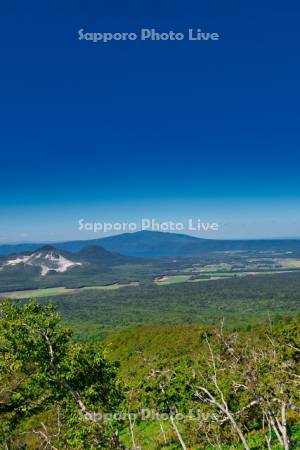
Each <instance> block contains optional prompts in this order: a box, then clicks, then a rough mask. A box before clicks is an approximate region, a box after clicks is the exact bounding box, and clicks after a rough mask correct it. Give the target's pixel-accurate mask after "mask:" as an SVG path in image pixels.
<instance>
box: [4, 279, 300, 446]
mask: <svg viewBox="0 0 300 450" xmlns="http://www.w3.org/2000/svg"><path fill="white" fill-rule="evenodd" d="M292 287H293V286H291V288H292ZM160 289H161V288H160ZM265 289H266V287H265ZM264 294H266V291H265V292H264ZM228 295H229V293H228ZM253 295H254V296H255V292H254V293H253ZM224 296H225V297H226V291H225V293H224ZM236 297H237V298H238V293H236ZM253 302H254V297H253ZM299 368H300V321H299V319H297V318H296V317H292V316H291V317H286V318H279V317H278V318H271V317H269V319H268V320H266V321H265V322H264V323H260V324H259V323H257V324H254V323H253V325H251V326H250V325H249V326H248V327H243V326H240V327H239V330H238V331H237V330H233V329H231V330H229V329H228V328H227V327H226V323H224V321H221V322H220V323H219V324H218V325H215V326H213V325H204V324H203V325H199V324H194V325H193V324H190V325H188V324H185V325H183V324H182V325H166V324H164V325H142V326H136V327H133V328H128V329H125V330H123V331H121V332H119V333H115V334H114V335H110V336H108V337H107V338H106V339H105V340H101V341H99V340H97V339H94V340H93V341H89V342H87V341H85V340H83V341H82V342H78V341H77V340H76V339H74V336H73V335H72V333H71V331H70V330H69V329H68V328H67V327H66V326H65V325H63V324H62V322H61V320H60V317H59V314H58V313H57V311H56V310H55V308H54V307H53V306H52V305H51V304H38V303H35V302H27V303H21V302H12V301H7V302H5V301H4V302H2V303H1V306H0V443H1V444H0V445H1V446H2V447H1V448H3V449H9V450H14V449H42V448H44V449H45V448H47V449H61V450H64V449H78V450H81V449H98V448H99V449H136V450H137V449H139V448H141V449H151V450H155V449H157V450H158V449H174V450H175V449H195V450H196V449H199V450H200V449H210V450H213V449H218V448H219V449H224V450H225V449H228V450H229V449H274V450H275V449H281V448H284V449H297V448H300V414H299V413H300V393H299V392H300V389H299V384H300V378H299V377H300V371H299Z"/></svg>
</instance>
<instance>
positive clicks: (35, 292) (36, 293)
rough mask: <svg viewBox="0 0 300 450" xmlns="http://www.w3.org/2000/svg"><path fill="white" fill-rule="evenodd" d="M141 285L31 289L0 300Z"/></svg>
mask: <svg viewBox="0 0 300 450" xmlns="http://www.w3.org/2000/svg"><path fill="white" fill-rule="evenodd" d="M138 285H139V283H136V282H133V283H128V284H120V283H114V284H107V285H103V286H84V287H82V288H74V289H69V288H65V287H63V286H60V287H55V288H46V289H29V290H25V291H13V292H1V293H0V298H12V299H20V300H22V299H26V298H31V299H33V298H42V297H56V296H59V295H67V294H74V293H75V292H76V293H78V292H80V291H90V290H101V291H113V290H116V289H121V288H124V287H137V286H138Z"/></svg>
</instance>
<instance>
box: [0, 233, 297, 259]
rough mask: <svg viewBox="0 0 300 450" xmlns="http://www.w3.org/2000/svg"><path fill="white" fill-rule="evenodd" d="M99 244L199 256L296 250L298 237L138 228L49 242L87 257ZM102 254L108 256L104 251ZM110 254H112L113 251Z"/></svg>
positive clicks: (16, 248) (19, 249) (20, 247)
mask: <svg viewBox="0 0 300 450" xmlns="http://www.w3.org/2000/svg"><path fill="white" fill-rule="evenodd" d="M99 246H100V247H102V249H101V250H99V251H98V256H99V257H101V256H103V257H105V250H106V251H107V252H113V253H118V254H119V256H118V258H119V261H121V259H122V257H121V255H124V256H132V257H133V256H135V257H164V256H171V257H176V256H178V257H179V256H202V255H205V254H208V253H211V252H229V251H231V252H232V251H245V252H251V251H253V252H293V253H297V254H300V239H257V240H217V239H202V238H197V237H193V236H188V235H184V234H175V233H165V232H155V231H139V232H136V233H124V234H120V235H116V236H110V237H106V238H101V239H93V240H89V241H69V242H58V243H55V244H53V247H55V248H56V249H59V250H62V251H65V252H72V253H78V252H83V253H82V254H81V255H79V256H81V257H82V256H84V255H86V256H89V257H91V253H92V254H93V258H94V257H98V256H96V255H97V253H96V249H95V247H99ZM39 247H41V244H35V243H28V244H16V245H0V255H11V254H13V253H16V254H19V253H24V252H34V251H36V250H37V249H38V248H39ZM87 247H88V248H87ZM91 247H92V250H91ZM89 254H90V255H89ZM124 256H123V257H124ZM106 257H107V258H108V255H107V254H106ZM114 258H116V255H115V256H114ZM108 259H109V258H108Z"/></svg>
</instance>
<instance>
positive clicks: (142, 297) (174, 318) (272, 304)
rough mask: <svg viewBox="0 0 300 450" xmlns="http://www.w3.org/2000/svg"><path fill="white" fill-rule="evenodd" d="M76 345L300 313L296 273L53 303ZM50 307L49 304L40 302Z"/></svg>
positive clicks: (84, 295)
mask: <svg viewBox="0 0 300 450" xmlns="http://www.w3.org/2000/svg"><path fill="white" fill-rule="evenodd" d="M51 300H52V301H53V303H54V304H55V305H57V307H58V308H59V310H60V312H61V314H62V318H63V320H64V321H65V322H66V323H67V324H68V325H70V326H71V327H72V329H73V330H74V332H75V335H76V337H77V338H78V339H85V338H87V337H88V336H89V337H91V338H92V339H94V338H95V337H97V338H103V337H105V336H107V335H109V334H112V333H116V331H118V330H121V329H123V328H130V327H133V326H135V325H140V324H181V323H191V324H193V323H195V324H197V323H207V324H212V325H213V324H218V323H219V322H220V320H221V319H222V318H223V317H224V318H225V319H226V320H225V323H226V327H229V328H230V327H231V328H236V327H241V326H242V327H247V326H251V325H252V324H255V323H259V322H264V321H265V320H266V319H267V318H268V316H269V315H271V316H272V317H276V316H277V315H279V316H280V315H282V314H297V313H298V312H299V311H300V278H299V275H298V273H285V274H280V275H279V274H277V275H260V276H255V277H245V278H232V279H227V280H216V281H213V282H211V281H207V282H201V283H179V284H176V285H168V286H157V285H155V284H154V283H152V282H148V283H147V282H144V283H142V284H141V285H140V286H139V287H130V288H122V289H118V290H107V291H101V290H88V291H84V292H79V293H74V294H72V295H61V296H57V297H51ZM40 301H41V302H42V303H47V302H48V299H47V298H44V299H41V300H40Z"/></svg>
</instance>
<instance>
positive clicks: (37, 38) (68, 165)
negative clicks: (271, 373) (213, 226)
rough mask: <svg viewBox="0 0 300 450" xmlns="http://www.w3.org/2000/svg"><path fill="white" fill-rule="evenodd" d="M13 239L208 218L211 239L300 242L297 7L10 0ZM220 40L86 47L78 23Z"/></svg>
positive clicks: (8, 178) (6, 130)
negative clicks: (195, 31) (86, 225)
mask: <svg viewBox="0 0 300 450" xmlns="http://www.w3.org/2000/svg"><path fill="white" fill-rule="evenodd" d="M1 15H2V19H1V21H2V24H1V30H2V32H3V33H2V36H3V37H2V39H1V42H0V46H1V63H2V64H1V66H2V68H1V73H0V77H1V84H0V89H1V103H0V114H1V133H0V152H1V176H0V192H1V194H0V216H1V219H0V242H16V241H24V240H25V241H27V240H30V241H32V240H40V241H42V240H52V241H53V240H61V239H73V238H82V239H85V238H89V237H95V236H91V235H89V234H88V233H85V234H83V233H82V232H79V231H78V226H77V222H78V220H79V219H80V218H84V219H85V220H87V221H93V222H94V221H97V222H98V221H100V222H101V221H128V220H129V221H131V220H139V218H141V217H154V218H156V219H157V220H184V219H185V218H189V217H194V218H201V220H204V221H210V222H218V223H219V224H220V225H221V227H220V231H219V232H218V234H217V235H216V234H214V235H209V236H208V237H228V238H229V237H230V238H232V237H250V238H253V237H272V236H295V235H298V236H299V235H300V208H299V199H300V183H299V167H300V164H299V163H300V150H299V141H300V138H299V78H300V77H299V75H300V74H299V72H300V63H299V58H298V54H299V42H300V40H299V31H298V30H299V19H300V5H299V3H298V2H296V1H293V2H292V1H285V2H277V1H272V2H271V1H263V0H262V1H258V0H253V1H251V2H250V1H249V2H240V1H230V0H229V1H228V2H224V1H221V0H218V1H215V2H210V3H209V2H202V1H199V0H198V1H190V0H188V1H186V2H182V1H177V0H173V1H169V0H167V1H164V2H159V1H151V2H149V1H148V2H141V1H139V2H138V1H127V2H124V1H115V2H112V3H108V2H99V1H90V0H88V1H86V2H79V1H76V0H75V1H72V2H71V1H68V0H67V1H64V2H58V1H57V0H54V1H52V2H37V1H29V2H26V3H23V2H14V1H11V2H9V3H8V2H7V3H6V4H5V5H3V7H2V14H1ZM152 27H153V28H156V29H157V30H159V31H169V30H174V31H178V32H184V33H186V31H187V30H188V28H198V27H199V28H201V29H202V30H204V31H208V32H218V33H219V34H220V36H221V39H220V41H218V42H189V41H188V40H184V41H182V42H171V41H167V42H141V41H135V42H111V43H107V44H103V43H98V44H93V43H91V42H83V41H79V40H78V30H79V29H81V28H84V29H85V30H86V31H92V32H103V31H106V32H120V31H121V32H127V31H128V32H137V33H138V32H139V30H140V29H141V28H152Z"/></svg>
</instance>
